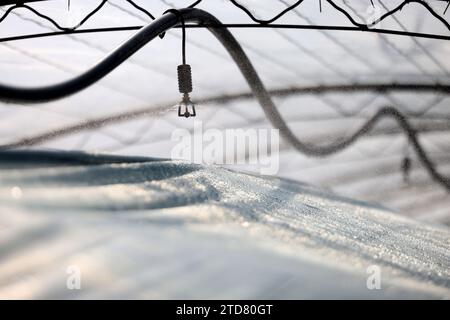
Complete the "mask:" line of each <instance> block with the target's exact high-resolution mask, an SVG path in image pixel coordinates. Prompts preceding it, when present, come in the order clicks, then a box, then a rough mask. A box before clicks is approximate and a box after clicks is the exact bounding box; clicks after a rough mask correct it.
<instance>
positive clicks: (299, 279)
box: [0, 152, 450, 298]
mask: <svg viewBox="0 0 450 320" xmlns="http://www.w3.org/2000/svg"><path fill="white" fill-rule="evenodd" d="M16 155H18V156H19V159H22V161H20V160H19V161H17V158H14V161H13V162H11V161H8V157H5V156H3V157H1V159H2V161H0V162H1V164H0V297H2V298H449V297H450V252H449V251H450V250H449V247H450V231H449V229H448V228H446V227H441V226H433V225H428V224H425V223H422V222H416V221H414V220H410V219H406V218H404V217H400V216H398V215H396V214H394V213H392V212H389V211H387V210H386V209H383V208H381V207H379V206H376V205H371V204H367V203H363V202H358V201H354V200H349V199H346V198H341V197H339V196H337V195H334V194H330V193H327V192H325V191H322V190H320V189H317V188H314V187H311V186H308V185H303V184H300V183H298V182H293V181H289V180H284V179H278V178H270V177H263V176H255V175H249V174H244V173H238V172H234V171H230V170H226V169H223V168H220V167H215V166H200V165H192V164H187V163H183V162H177V161H168V160H158V159H147V160H146V159H143V158H139V159H137V158H113V157H107V156H104V157H103V156H90V155H83V154H70V153H63V155H64V157H66V158H64V159H65V160H64V161H62V160H61V158H58V157H61V153H58V154H56V153H32V152H31V153H30V152H25V153H20V152H19V153H17V154H16ZM20 155H22V156H20ZM10 159H11V158H10ZM33 163H34V165H33ZM70 266H76V267H77V268H79V270H80V271H81V289H80V290H69V289H67V286H66V281H67V277H68V276H69V275H68V273H67V270H68V269H67V268H68V267H70ZM370 266H377V267H379V268H380V270H381V289H380V290H369V289H368V288H367V278H368V277H369V276H370V274H369V273H367V268H369V267H370Z"/></svg>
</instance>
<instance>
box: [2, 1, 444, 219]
mask: <svg viewBox="0 0 450 320" xmlns="http://www.w3.org/2000/svg"><path fill="white" fill-rule="evenodd" d="M192 2H193V1H170V0H155V1H144V0H135V1H126V0H109V1H100V0H99V1H91V0H72V1H67V0H54V1H37V2H31V3H29V4H28V5H29V6H30V7H31V8H34V9H35V10H37V11H38V12H40V13H42V14H44V15H46V16H48V17H51V18H52V19H53V20H54V21H56V22H57V24H58V25H59V26H63V27H73V26H76V25H77V24H78V23H79V22H80V21H82V20H83V18H84V17H86V16H87V15H88V14H89V13H90V12H92V11H93V10H94V9H96V8H98V7H99V5H101V7H100V9H99V10H98V11H97V12H96V13H95V14H93V15H92V16H91V17H90V18H89V19H88V20H87V21H86V22H85V23H83V25H82V26H80V27H79V28H78V29H77V30H87V29H94V28H109V27H136V28H137V27H138V26H142V25H145V24H147V23H149V22H151V21H152V18H151V17H150V16H149V14H148V13H150V14H151V15H153V16H154V17H159V16H161V15H162V14H163V13H164V12H165V11H166V10H167V9H169V8H172V7H186V6H187V5H190V4H191V3H192ZM297 2H298V1H294V0H276V1H256V0H239V1H237V3H238V4H239V5H241V6H243V7H245V8H246V9H247V10H248V11H249V12H250V13H251V14H252V15H253V16H254V17H256V18H259V19H263V20H264V19H270V18H272V17H274V16H275V15H276V14H277V13H278V12H282V11H283V10H285V9H286V8H287V7H289V6H292V5H294V4H296V3H297ZM402 2H403V1H402V0H389V1H387V0H373V2H372V1H370V0H359V1H355V0H352V1H349V0H336V1H335V2H334V3H335V4H336V5H338V6H339V7H340V8H343V9H345V11H346V12H347V13H348V14H349V15H350V17H352V19H354V21H356V22H357V23H363V24H368V23H370V22H373V21H376V20H377V19H378V18H379V17H380V16H383V15H384V14H385V13H386V12H389V11H390V10H392V9H393V8H396V7H397V6H399V5H400V4H401V3H402ZM102 3H103V5H102ZM426 3H427V4H428V5H429V6H430V7H431V8H432V9H433V10H434V11H435V12H436V13H437V14H438V16H439V17H441V19H443V20H444V21H448V19H449V18H448V17H449V15H450V12H447V13H446V14H444V12H445V10H446V7H447V5H448V3H447V1H438V0H433V1H426ZM12 6H13V5H3V6H1V7H0V10H1V11H2V12H0V13H1V14H2V15H3V17H2V18H1V23H0V38H1V40H0V41H1V42H0V50H1V54H0V75H1V79H0V81H1V82H2V83H4V84H16V85H21V86H24V85H27V86H40V85H46V84H51V83H56V82H59V81H62V80H64V79H68V78H71V77H73V76H75V75H78V74H80V73H81V72H83V71H84V70H87V69H88V68H90V67H92V66H93V65H95V64H96V63H97V62H98V61H99V60H101V59H102V58H104V57H105V55H106V54H107V53H108V52H110V51H111V50H113V49H114V48H116V47H117V46H118V45H119V44H121V43H122V42H123V41H125V40H126V39H128V38H129V37H130V36H131V35H132V34H133V33H134V32H136V31H134V30H122V31H114V32H86V33H73V34H63V35H55V36H45V37H43V36H39V37H34V38H27V39H17V37H18V36H21V35H33V34H42V33H51V32H55V31H59V30H58V28H56V26H55V25H54V24H53V23H52V22H51V21H48V20H46V19H44V18H42V17H40V16H38V15H37V14H36V13H35V12H32V11H30V10H29V9H27V8H20V7H19V8H14V9H13V10H9V9H11V7H12ZM196 7H197V8H201V9H204V10H206V11H208V12H210V13H212V14H213V15H215V16H216V17H217V18H218V19H219V20H221V21H222V22H223V23H227V24H250V23H252V24H255V25H256V24H257V23H256V22H254V21H252V20H251V19H250V17H249V15H248V14H247V13H246V12H245V11H244V10H242V9H241V8H239V7H237V6H236V5H235V3H232V2H231V1H228V0H215V1H208V0H204V1H200V2H199V3H197V4H196ZM143 9H145V10H143ZM273 24H290V25H302V26H316V25H328V26H353V25H352V24H351V23H350V21H349V19H348V17H346V16H345V15H344V14H343V13H342V12H339V11H338V10H336V9H335V8H333V6H332V5H331V4H330V3H329V2H328V1H319V0H305V1H303V2H301V1H300V3H299V4H298V5H297V6H295V7H294V8H292V9H291V10H290V11H288V12H286V13H285V14H284V15H282V16H281V17H279V19H277V20H276V21H275V22H273ZM374 28H380V29H386V30H394V31H400V32H404V31H408V32H414V33H418V34H430V35H442V36H444V37H445V36H449V33H450V30H449V29H448V28H447V26H446V25H445V24H444V23H443V22H442V21H440V20H439V19H437V18H436V16H433V15H432V14H431V13H430V12H429V11H428V10H427V9H426V8H425V7H424V6H422V5H421V4H419V3H415V2H412V3H409V4H407V5H406V6H405V7H403V9H402V10H400V11H397V12H396V13H395V14H394V15H390V16H388V17H386V19H383V20H382V21H381V22H380V23H378V24H376V25H375V26H374ZM230 30H231V32H232V33H233V35H234V36H235V37H236V38H237V39H238V41H239V42H240V43H241V45H242V47H243V48H244V50H245V52H246V53H247V55H248V56H249V58H250V60H251V61H252V63H253V65H254V66H255V68H256V70H257V71H258V73H259V75H260V77H261V79H262V81H263V82H264V84H265V85H266V87H267V88H268V89H269V90H281V91H283V90H285V91H286V89H290V88H299V89H301V88H305V87H312V88H317V87H320V86H325V85H354V84H371V83H378V84H379V83H382V84H387V85H389V84H393V83H410V82H413V83H421V84H426V85H438V84H444V85H447V84H448V83H449V81H448V77H449V72H450V60H449V59H448V57H449V54H450V46H449V44H448V39H447V40H445V39H431V38H423V37H419V36H413V35H395V34H386V33H375V32H361V31H333V30H326V29H318V30H317V29H294V28H293V29H285V28H275V27H270V26H266V27H265V28H256V27H253V28H231V29H230ZM180 45H181V30H180V29H175V30H171V31H169V32H168V33H167V35H166V36H165V37H164V38H163V39H156V40H154V41H152V42H151V43H149V44H148V45H146V46H145V47H144V48H143V49H142V50H140V51H139V52H137V53H136V54H135V55H133V57H132V58H131V59H129V60H128V61H127V62H126V63H124V64H123V65H121V66H120V67H119V68H117V69H116V70H114V71H113V72H112V73H111V74H109V75H108V76H106V77H105V78H104V79H102V80H101V81H99V82H98V83H96V84H95V85H93V86H91V87H89V88H88V89H86V90H84V91H82V92H80V93H78V94H75V95H73V96H71V97H69V98H66V99H63V100H59V101H55V102H50V103H42V104H37V105H20V104H4V103H1V104H0V114H1V116H0V131H1V135H0V144H1V145H2V148H3V149H8V148H26V149H63V150H85V151H90V152H102V153H103V152H104V153H112V154H120V155H133V156H135V155H139V156H150V157H163V158H168V157H170V154H171V150H172V148H173V147H174V144H175V143H176V142H173V141H171V134H172V132H173V130H174V129H176V128H186V129H188V130H193V121H194V118H189V119H184V118H179V117H178V116H177V114H176V110H174V109H173V108H171V107H172V106H173V105H175V104H176V103H177V102H178V100H179V98H180V94H179V93H178V87H177V80H176V67H177V65H178V64H180V59H181V58H180V56H181V54H180ZM187 61H188V63H189V64H191V66H192V69H193V81H194V92H193V93H192V99H193V100H194V101H201V103H198V104H197V118H195V119H196V120H201V121H202V122H203V126H204V129H208V128H216V129H219V130H225V129H227V128H270V127H271V126H270V123H269V122H268V121H267V119H266V117H265V115H264V113H263V112H262V109H261V108H260V106H259V105H258V103H257V102H256V101H255V100H254V99H253V98H249V97H248V95H244V97H242V94H246V93H249V92H250V89H249V87H248V85H247V83H246V82H245V80H244V78H243V77H242V75H241V73H240V72H239V70H238V68H237V67H236V65H235V64H234V62H233V61H232V60H231V59H230V57H229V55H228V53H227V52H226V51H225V50H224V48H223V47H222V46H221V45H220V44H219V42H218V41H217V40H216V39H215V38H214V37H213V36H212V35H211V34H210V33H209V32H208V31H207V30H203V29H201V28H189V29H188V30H187ZM287 91H289V90H287ZM273 98H274V101H275V103H276V105H277V107H278V109H279V111H280V113H281V114H282V116H283V117H284V119H285V120H286V122H287V123H288V125H289V127H290V128H291V129H292V130H293V131H294V132H295V134H296V135H297V137H298V138H299V139H301V140H302V141H306V142H309V143H312V144H316V145H321V144H329V143H332V142H333V141H337V140H339V139H342V138H344V137H346V136H348V135H350V134H352V133H353V132H355V130H357V129H358V128H359V127H360V126H361V125H362V124H363V123H364V122H365V121H367V119H369V118H370V117H371V116H373V115H374V114H375V113H376V112H377V110H379V109H380V108H382V107H386V106H390V107H395V108H397V109H398V110H399V111H401V112H402V113H404V114H405V115H407V118H408V120H409V122H410V123H411V125H412V126H413V127H414V128H415V129H416V130H417V131H418V132H419V135H418V137H419V140H420V142H421V144H422V145H423V146H424V148H425V150H426V153H427V155H428V157H429V158H430V159H431V160H432V162H433V163H434V164H435V165H436V168H437V170H438V171H439V172H440V173H441V174H442V175H444V176H450V163H449V159H450V131H449V129H450V108H449V103H450V99H449V96H448V93H444V92H441V91H434V90H428V91H426V92H424V91H420V92H418V91H402V92H398V91H386V92H380V91H355V92H348V91H345V92H340V91H339V90H337V91H330V92H329V91H322V92H316V91H314V90H312V91H311V92H305V91H304V90H303V91H302V90H297V91H296V90H291V91H290V92H287V93H285V94H278V95H274V97H273ZM279 159H280V168H279V174H278V175H279V176H281V177H286V178H289V179H294V180H298V181H302V182H307V183H309V184H313V185H316V186H319V187H323V188H327V189H329V190H332V191H334V192H336V193H338V194H341V195H345V196H348V197H351V198H355V199H359V200H367V201H371V202H375V203H380V204H382V205H383V206H385V207H388V208H390V209H393V210H394V211H397V212H399V213H400V214H403V215H408V216H411V217H414V218H417V219H420V220H425V221H429V222H433V223H439V224H446V225H450V195H449V192H448V190H446V189H445V188H444V187H443V186H442V185H440V184H438V183H436V182H435V181H433V179H432V178H430V176H429V174H428V173H427V171H426V170H425V168H424V167H423V165H422V164H421V163H420V161H418V159H417V155H416V153H415V151H414V149H413V148H412V147H411V146H410V144H409V141H408V138H407V136H406V135H405V134H404V132H403V131H402V130H401V128H400V127H399V126H398V124H397V123H396V122H394V121H392V120H389V119H385V120H383V121H381V122H379V123H378V124H377V125H376V127H375V128H374V130H372V131H371V132H370V133H369V134H366V135H364V137H363V138H361V139H360V140H358V141H357V142H356V143H354V144H352V145H351V146H350V147H348V148H346V149H345V150H343V151H342V152H339V153H337V154H334V155H331V156H327V157H320V158H314V157H309V156H306V155H303V154H301V153H299V152H297V151H296V150H294V149H292V148H291V147H290V146H289V145H288V144H286V143H284V142H283V141H281V146H280V154H279ZM405 159H408V160H407V161H408V162H410V164H411V169H410V172H409V174H408V172H405ZM232 168H233V169H236V170H244V171H249V172H258V168H257V167H253V166H251V165H246V166H232Z"/></svg>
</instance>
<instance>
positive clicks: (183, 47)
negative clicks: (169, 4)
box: [163, 9, 186, 64]
mask: <svg viewBox="0 0 450 320" xmlns="http://www.w3.org/2000/svg"><path fill="white" fill-rule="evenodd" d="M167 13H173V14H175V15H177V17H178V19H179V20H180V22H181V62H182V63H183V64H186V23H185V21H184V17H183V15H182V14H181V12H180V10H178V9H169V10H166V11H164V13H163V15H165V14H167ZM163 37H164V36H163Z"/></svg>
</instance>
